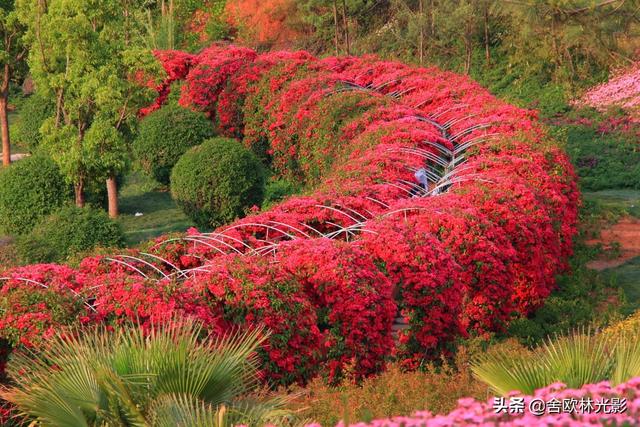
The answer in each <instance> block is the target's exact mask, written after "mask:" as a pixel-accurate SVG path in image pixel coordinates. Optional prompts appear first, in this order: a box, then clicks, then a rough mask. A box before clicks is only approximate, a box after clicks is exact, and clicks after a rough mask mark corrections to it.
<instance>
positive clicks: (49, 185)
mask: <svg viewBox="0 0 640 427" xmlns="http://www.w3.org/2000/svg"><path fill="white" fill-rule="evenodd" d="M69 197H70V188H69V186H68V185H67V184H66V183H65V181H64V178H63V177H62V175H61V174H60V170H59V169H58V166H57V165H56V164H55V163H54V161H53V160H51V159H50V158H49V157H47V156H45V155H43V154H37V155H34V156H31V157H27V158H25V159H22V160H19V161H17V162H15V163H13V164H12V165H11V166H9V167H8V168H5V169H2V171H0V233H3V234H12V235H18V234H23V233H26V232H28V231H30V230H31V228H32V227H33V226H34V225H35V224H36V223H37V222H38V220H39V219H40V218H42V217H43V216H45V215H48V214H49V213H50V212H52V211H53V210H54V209H56V208H58V207H60V206H62V204H63V203H64V202H65V201H66V200H68V199H69Z"/></svg>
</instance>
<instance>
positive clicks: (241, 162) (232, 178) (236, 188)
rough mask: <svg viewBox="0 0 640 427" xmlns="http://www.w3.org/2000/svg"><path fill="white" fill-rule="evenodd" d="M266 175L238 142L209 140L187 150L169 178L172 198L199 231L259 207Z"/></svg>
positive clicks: (253, 156) (256, 160)
mask: <svg viewBox="0 0 640 427" xmlns="http://www.w3.org/2000/svg"><path fill="white" fill-rule="evenodd" d="M264 186H265V172H264V168H263V167H262V164H261V163H260V160H258V158H257V157H256V155H255V154H253V153H252V152H251V151H249V150H248V149H247V148H245V147H244V146H243V145H242V144H241V143H240V142H238V141H236V140H234V139H228V138H212V139H209V140H207V141H205V142H204V143H203V144H202V145H200V146H198V147H194V148H192V149H190V150H189V151H188V152H187V153H185V155H184V156H182V157H181V158H180V160H179V161H178V163H177V164H176V166H175V167H174V168H173V172H172V174H171V195H172V196H173V198H174V199H175V201H176V203H177V204H178V205H179V206H180V207H181V208H182V210H183V211H184V213H185V214H186V215H187V216H188V217H190V218H191V219H192V220H193V221H194V222H195V223H196V224H197V225H198V226H199V227H205V228H206V227H216V226H219V225H222V224H224V223H227V222H230V221H232V220H234V219H236V218H238V217H241V216H243V215H244V213H245V212H246V210H247V209H248V208H251V207H252V206H254V205H260V203H261V202H262V198H263V195H264Z"/></svg>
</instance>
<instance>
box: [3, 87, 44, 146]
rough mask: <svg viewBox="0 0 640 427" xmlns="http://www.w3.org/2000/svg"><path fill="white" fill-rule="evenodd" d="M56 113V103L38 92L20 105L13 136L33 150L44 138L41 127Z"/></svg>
mask: <svg viewBox="0 0 640 427" xmlns="http://www.w3.org/2000/svg"><path fill="white" fill-rule="evenodd" d="M53 114H54V104H53V102H52V101H51V99H49V98H45V97H43V96H41V95H39V94H38V93H37V92H36V93H34V94H33V95H31V96H29V97H28V98H27V99H25V100H24V102H22V103H21V105H20V115H19V116H18V120H17V121H16V124H15V127H14V128H13V129H12V130H13V132H14V133H13V138H14V139H15V141H17V142H19V143H20V144H22V145H23V146H25V147H27V148H28V149H29V151H31V152H33V151H34V150H35V149H36V148H37V147H38V146H39V145H40V141H41V140H42V135H41V134H40V127H41V126H42V123H44V121H45V120H46V119H48V118H49V117H51V116H52V115H53Z"/></svg>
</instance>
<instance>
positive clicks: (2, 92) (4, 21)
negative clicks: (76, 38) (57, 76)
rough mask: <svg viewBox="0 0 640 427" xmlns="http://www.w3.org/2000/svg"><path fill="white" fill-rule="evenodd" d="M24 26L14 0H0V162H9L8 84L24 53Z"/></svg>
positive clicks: (6, 163) (5, 163) (5, 164)
mask: <svg viewBox="0 0 640 427" xmlns="http://www.w3.org/2000/svg"><path fill="white" fill-rule="evenodd" d="M23 32H24V27H23V26H22V25H21V24H20V22H19V20H18V17H17V14H16V12H15V8H14V0H1V1H0V133H1V135H2V164H3V166H8V165H9V164H10V163H11V139H10V135H9V110H8V108H9V85H10V83H11V78H12V76H13V73H14V72H15V70H16V68H17V67H18V64H20V63H21V62H22V60H23V57H24V55H25V50H24V47H23V45H22V35H23Z"/></svg>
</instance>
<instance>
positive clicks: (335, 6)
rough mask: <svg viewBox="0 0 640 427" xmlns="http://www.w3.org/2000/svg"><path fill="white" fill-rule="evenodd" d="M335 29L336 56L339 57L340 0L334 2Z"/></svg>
mask: <svg viewBox="0 0 640 427" xmlns="http://www.w3.org/2000/svg"><path fill="white" fill-rule="evenodd" d="M333 29H334V35H333V37H334V40H333V42H334V45H335V49H336V55H338V54H339V53H340V52H339V49H338V43H339V41H338V0H333Z"/></svg>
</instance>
